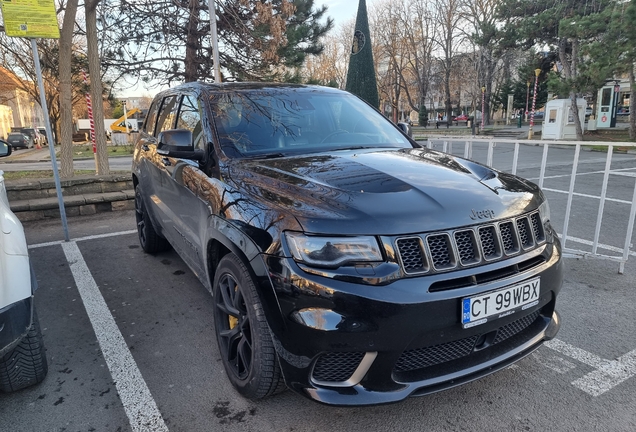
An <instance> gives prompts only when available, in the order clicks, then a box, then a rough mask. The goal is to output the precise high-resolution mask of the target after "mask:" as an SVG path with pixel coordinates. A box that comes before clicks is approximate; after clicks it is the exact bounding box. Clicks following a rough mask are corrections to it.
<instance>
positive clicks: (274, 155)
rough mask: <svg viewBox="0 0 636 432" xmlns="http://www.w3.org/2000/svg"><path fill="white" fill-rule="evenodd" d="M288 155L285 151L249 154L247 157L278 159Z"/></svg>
mask: <svg viewBox="0 0 636 432" xmlns="http://www.w3.org/2000/svg"><path fill="white" fill-rule="evenodd" d="M285 156H287V155H286V154H285V153H265V154H259V155H255V156H247V157H246V159H276V158H282V157H285Z"/></svg>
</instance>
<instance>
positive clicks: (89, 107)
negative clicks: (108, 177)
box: [82, 70, 99, 174]
mask: <svg viewBox="0 0 636 432" xmlns="http://www.w3.org/2000/svg"><path fill="white" fill-rule="evenodd" d="M82 77H83V79H84V84H85V85H86V86H88V76H87V75H86V71H85V70H82ZM86 109H87V110H88V120H89V122H90V125H91V143H92V144H93V157H94V158H95V173H96V174H99V166H98V165H97V142H96V140H95V120H93V105H92V103H91V94H90V92H86Z"/></svg>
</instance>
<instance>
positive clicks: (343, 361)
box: [312, 352, 365, 383]
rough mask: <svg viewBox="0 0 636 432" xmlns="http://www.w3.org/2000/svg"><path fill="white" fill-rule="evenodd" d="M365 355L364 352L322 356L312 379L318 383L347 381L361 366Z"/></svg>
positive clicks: (315, 367) (333, 353) (334, 353)
mask: <svg viewBox="0 0 636 432" xmlns="http://www.w3.org/2000/svg"><path fill="white" fill-rule="evenodd" d="M364 354H365V353H364V352H331V353H326V354H322V355H321V356H320V357H319V358H318V361H317V362H316V366H314V371H313V373H312V378H313V380H314V381H317V382H329V383H339V382H344V381H347V380H348V379H349V378H351V375H353V373H354V372H355V371H356V369H357V368H358V366H359V365H360V362H361V361H362V358H363V357H364Z"/></svg>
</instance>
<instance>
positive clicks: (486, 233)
mask: <svg viewBox="0 0 636 432" xmlns="http://www.w3.org/2000/svg"><path fill="white" fill-rule="evenodd" d="M479 239H480V240H481V249H482V251H483V252H484V257H485V258H486V259H487V260H493V259H497V258H499V255H500V254H499V252H498V251H497V249H498V248H497V233H496V232H495V227H494V226H487V227H482V228H479Z"/></svg>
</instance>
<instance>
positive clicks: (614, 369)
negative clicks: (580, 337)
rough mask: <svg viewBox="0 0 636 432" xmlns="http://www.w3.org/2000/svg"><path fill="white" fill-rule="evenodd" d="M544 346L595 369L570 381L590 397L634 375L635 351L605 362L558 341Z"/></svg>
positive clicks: (635, 368) (635, 370) (635, 373)
mask: <svg viewBox="0 0 636 432" xmlns="http://www.w3.org/2000/svg"><path fill="white" fill-rule="evenodd" d="M545 346H547V347H548V348H551V349H553V350H555V351H557V352H559V353H561V354H563V355H566V356H568V357H571V358H573V359H574V360H578V361H579V362H581V363H584V364H586V365H588V366H591V367H593V368H594V369H596V370H595V371H593V372H590V373H588V374H587V375H585V376H584V377H582V378H579V379H577V380H574V381H572V385H573V386H575V387H577V388H579V389H581V390H583V391H584V392H586V393H587V394H590V395H592V396H599V395H602V394H603V393H605V392H606V391H608V390H611V389H612V388H614V387H616V386H617V385H619V384H620V383H622V382H623V381H625V380H628V379H629V378H631V377H633V376H635V375H636V350H633V351H630V352H628V353H627V354H625V355H622V356H620V357H619V358H617V359H616V360H606V359H604V358H601V357H598V356H597V355H594V354H592V353H589V352H587V351H585V350H582V349H581V348H577V347H575V346H572V345H570V344H567V343H565V342H563V341H560V340H558V339H553V340H551V341H548V342H546V343H545Z"/></svg>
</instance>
